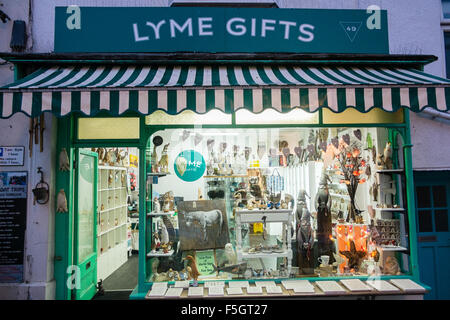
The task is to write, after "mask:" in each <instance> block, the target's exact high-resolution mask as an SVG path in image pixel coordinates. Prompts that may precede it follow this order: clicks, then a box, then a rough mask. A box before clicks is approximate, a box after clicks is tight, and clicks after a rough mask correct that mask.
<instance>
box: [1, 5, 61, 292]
mask: <svg viewBox="0 0 450 320" xmlns="http://www.w3.org/2000/svg"><path fill="white" fill-rule="evenodd" d="M1 3H2V4H3V6H2V7H0V8H1V10H2V11H3V12H5V13H6V14H7V15H8V16H9V17H10V18H11V21H8V22H7V23H3V22H0V52H11V49H10V47H9V44H10V40H11V31H12V26H13V21H14V20H24V21H25V22H26V24H27V29H28V32H29V33H30V32H31V30H30V23H29V1H28V0H2V1H1ZM31 46H32V38H31V37H30V36H29V37H28V43H27V50H28V51H29V50H30V49H31ZM0 62H2V61H0ZM13 80H14V72H13V66H12V64H9V63H7V64H3V65H0V86H3V85H5V84H7V83H10V82H12V81H13ZM29 121H30V119H29V118H28V117H27V116H25V115H24V114H22V113H20V114H16V115H14V116H13V117H11V118H9V119H0V146H24V147H25V157H24V165H23V166H16V167H0V171H27V172H28V199H29V200H28V202H27V218H26V232H25V243H24V248H25V249H24V250H25V253H24V283H15V284H14V283H10V284H1V283H0V300H3V299H54V294H55V282H54V279H53V257H54V242H55V241H54V217H53V214H52V213H53V212H54V208H53V207H54V196H53V195H54V190H52V189H51V190H50V195H51V196H52V197H51V198H50V200H49V202H48V203H47V204H45V205H39V204H35V205H34V204H33V194H32V191H31V190H32V189H33V188H34V187H35V186H36V184H37V183H38V182H39V180H40V174H37V167H42V170H43V172H44V179H45V181H46V182H48V183H49V185H50V186H53V185H54V183H53V180H54V174H53V171H54V169H53V168H54V167H55V166H54V159H55V155H54V148H55V143H56V139H55V135H54V133H53V132H54V130H53V128H52V122H53V119H52V116H51V115H49V114H46V116H45V122H46V127H47V129H46V130H45V131H44V152H42V153H41V152H39V145H34V146H33V156H32V157H31V158H30V157H29V153H28V141H29V135H28V127H29Z"/></svg>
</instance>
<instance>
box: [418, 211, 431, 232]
mask: <svg viewBox="0 0 450 320" xmlns="http://www.w3.org/2000/svg"><path fill="white" fill-rule="evenodd" d="M432 219H433V218H432V216H431V210H419V232H432V231H433V221H432Z"/></svg>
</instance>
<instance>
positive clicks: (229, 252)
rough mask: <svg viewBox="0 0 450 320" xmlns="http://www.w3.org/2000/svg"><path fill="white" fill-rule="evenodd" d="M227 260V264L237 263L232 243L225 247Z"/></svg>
mask: <svg viewBox="0 0 450 320" xmlns="http://www.w3.org/2000/svg"><path fill="white" fill-rule="evenodd" d="M225 258H226V259H227V262H226V263H225V264H236V263H237V257H236V252H235V251H234V249H233V245H232V244H231V243H227V244H226V245H225Z"/></svg>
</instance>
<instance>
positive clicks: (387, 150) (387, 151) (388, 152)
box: [383, 141, 392, 169]
mask: <svg viewBox="0 0 450 320" xmlns="http://www.w3.org/2000/svg"><path fill="white" fill-rule="evenodd" d="M383 160H384V165H385V167H386V169H392V145H391V143H390V142H389V141H388V142H386V146H385V147H384V150H383Z"/></svg>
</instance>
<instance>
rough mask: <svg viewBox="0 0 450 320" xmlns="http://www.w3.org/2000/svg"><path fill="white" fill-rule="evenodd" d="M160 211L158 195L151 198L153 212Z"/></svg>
mask: <svg viewBox="0 0 450 320" xmlns="http://www.w3.org/2000/svg"><path fill="white" fill-rule="evenodd" d="M160 211H161V204H160V203H159V199H158V197H155V198H154V199H153V212H156V213H158V212H160Z"/></svg>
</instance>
